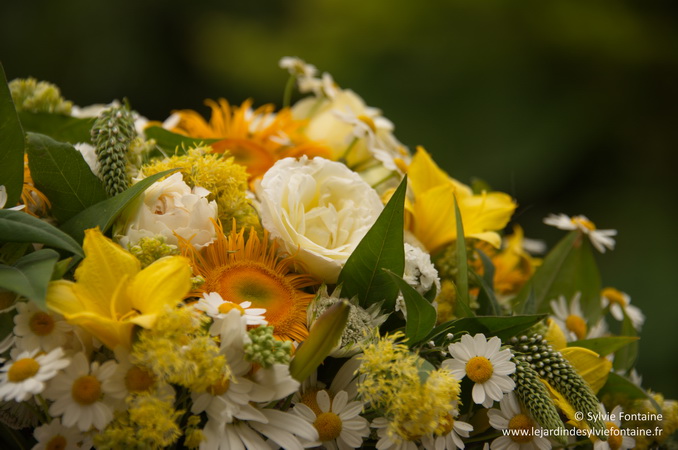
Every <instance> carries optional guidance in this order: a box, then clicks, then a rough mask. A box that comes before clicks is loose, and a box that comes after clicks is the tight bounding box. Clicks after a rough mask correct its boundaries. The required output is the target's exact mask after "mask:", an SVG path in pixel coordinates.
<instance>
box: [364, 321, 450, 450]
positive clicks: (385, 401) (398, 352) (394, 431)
mask: <svg viewBox="0 0 678 450" xmlns="http://www.w3.org/2000/svg"><path fill="white" fill-rule="evenodd" d="M402 336H403V334H402V333H395V334H392V335H390V336H386V337H383V338H379V339H378V340H377V341H376V342H375V343H372V344H369V345H367V346H365V347H364V349H363V352H364V353H363V355H362V357H361V360H362V363H361V366H360V369H358V370H359V373H360V374H361V375H363V376H364V379H363V381H362V382H361V383H360V385H359V386H358V392H359V393H360V395H361V396H362V398H363V399H364V400H365V401H366V402H368V403H369V404H370V405H371V406H372V407H373V408H375V409H379V410H382V411H383V414H384V417H386V418H387V419H388V420H389V429H388V432H389V434H391V435H397V436H398V437H399V438H400V439H404V440H408V441H409V440H415V439H418V438H420V437H421V436H424V435H430V434H437V435H441V434H444V433H445V431H446V430H447V431H449V426H450V422H451V415H452V414H453V412H454V411H455V410H456V407H457V405H458V402H459V392H460V390H459V380H457V379H455V378H454V377H453V376H452V374H451V373H450V372H449V371H447V370H445V369H437V370H432V371H431V372H430V373H429V374H428V377H427V378H426V380H425V381H423V382H422V381H421V378H420V373H419V372H420V368H421V364H422V360H421V359H420V358H419V357H418V356H417V355H416V354H414V353H411V352H410V351H409V349H408V348H407V346H406V345H404V344H402V343H397V342H396V340H397V339H399V338H400V337H402Z"/></svg>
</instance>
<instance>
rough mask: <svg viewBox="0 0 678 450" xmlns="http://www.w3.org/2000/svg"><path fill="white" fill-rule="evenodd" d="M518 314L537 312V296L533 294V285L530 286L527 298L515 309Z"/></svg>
mask: <svg viewBox="0 0 678 450" xmlns="http://www.w3.org/2000/svg"><path fill="white" fill-rule="evenodd" d="M517 311H518V312H519V313H520V314H534V313H536V312H537V296H536V295H534V286H530V290H529V292H528V293H527V298H526V299H525V302H524V303H523V305H522V307H521V308H520V309H519V310H517Z"/></svg>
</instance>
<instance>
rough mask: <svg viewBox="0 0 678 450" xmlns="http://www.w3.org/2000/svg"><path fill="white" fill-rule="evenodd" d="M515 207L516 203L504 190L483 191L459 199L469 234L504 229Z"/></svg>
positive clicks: (465, 228) (465, 226)
mask: <svg viewBox="0 0 678 450" xmlns="http://www.w3.org/2000/svg"><path fill="white" fill-rule="evenodd" d="M515 209H516V204H515V203H514V202H513V199H512V198H511V196H510V195H508V194H504V193H503V192H483V193H482V194H480V195H473V196H469V197H463V198H461V199H460V200H459V210H460V211H461V213H462V217H463V220H464V231H465V232H466V230H467V229H468V230H469V231H468V232H466V234H467V235H471V234H472V233H477V232H483V231H487V230H501V229H503V228H504V227H505V226H506V224H507V223H508V221H509V219H510V218H511V215H512V214H513V211H514V210H515Z"/></svg>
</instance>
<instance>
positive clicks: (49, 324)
mask: <svg viewBox="0 0 678 450" xmlns="http://www.w3.org/2000/svg"><path fill="white" fill-rule="evenodd" d="M28 326H29V328H30V329H31V331H32V332H33V333H35V334H36V335H38V336H47V335H49V334H50V333H52V331H53V330H54V319H53V318H52V316H50V315H49V314H47V313H45V312H42V311H38V312H36V313H35V314H33V315H32V316H31V318H30V320H29V322H28Z"/></svg>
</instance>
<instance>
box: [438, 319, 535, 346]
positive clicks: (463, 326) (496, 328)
mask: <svg viewBox="0 0 678 450" xmlns="http://www.w3.org/2000/svg"><path fill="white" fill-rule="evenodd" d="M544 317H546V316H545V315H544V314H531V315H518V316H476V317H463V318H461V319H456V320H451V321H449V322H445V323H443V324H440V325H438V326H437V327H435V328H434V329H433V331H431V333H430V334H429V336H428V337H427V338H426V340H427V341H429V340H435V341H436V342H438V341H441V340H442V339H443V338H444V336H445V335H446V334H447V333H454V334H458V333H463V332H466V333H469V334H472V335H473V334H477V333H483V334H484V335H485V336H487V337H489V336H497V337H499V338H500V339H501V340H506V339H508V338H509V337H512V336H516V335H518V334H520V333H522V332H524V331H525V330H527V329H529V328H530V327H532V326H533V325H535V324H536V323H538V322H539V321H541V320H543V319H544Z"/></svg>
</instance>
